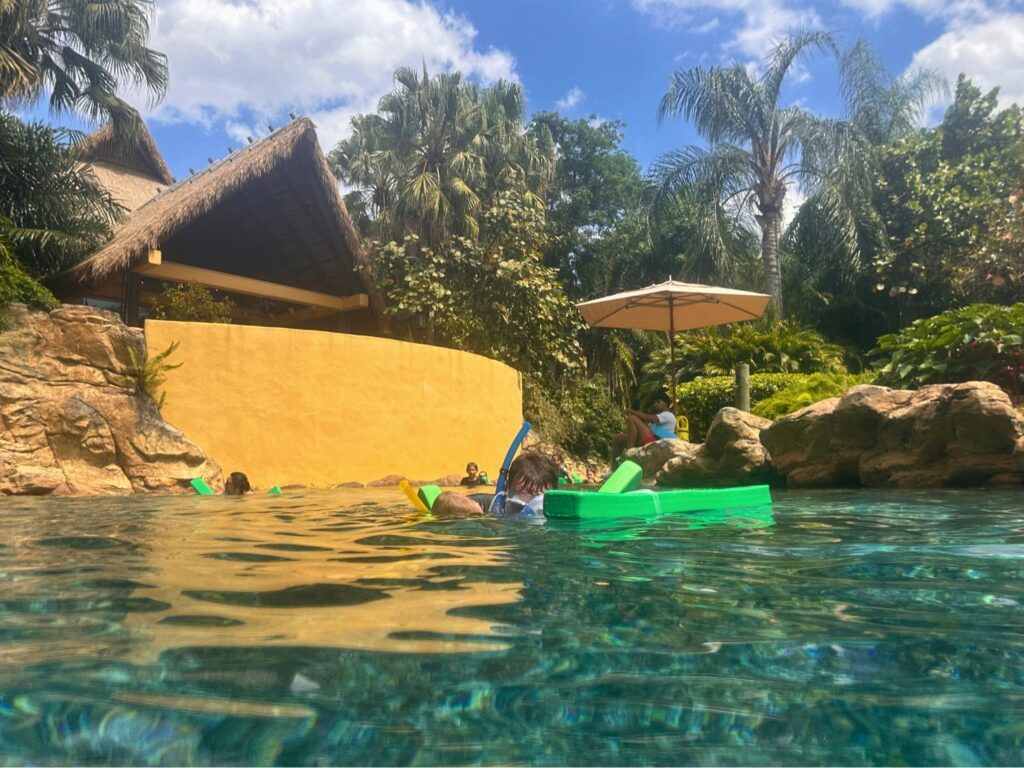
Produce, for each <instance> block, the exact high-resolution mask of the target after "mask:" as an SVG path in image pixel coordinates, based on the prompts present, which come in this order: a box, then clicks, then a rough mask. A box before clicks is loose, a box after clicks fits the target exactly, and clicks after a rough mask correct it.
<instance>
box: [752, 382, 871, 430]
mask: <svg viewBox="0 0 1024 768" xmlns="http://www.w3.org/2000/svg"><path fill="white" fill-rule="evenodd" d="M795 378H796V381H794V382H793V383H792V384H790V385H789V386H788V387H786V388H785V389H781V390H779V391H778V392H776V393H775V394H774V395H772V396H771V397H768V398H766V399H764V400H761V401H760V402H759V403H758V404H757V405H756V406H753V407H752V408H751V410H752V411H753V412H754V413H756V414H757V415H758V416H763V417H764V418H766V419H772V420H773V421H774V420H775V419H778V418H781V417H782V416H785V415H786V414H787V413H795V412H796V411H799V410H800V409H801V408H806V407H807V406H808V405H813V404H814V403H817V402H820V401H821V400H827V399H828V398H830V397H839V396H840V395H841V394H843V393H844V392H846V390H848V389H849V388H850V387H855V386H857V385H858V384H866V383H867V382H869V381H870V380H871V378H872V374H870V373H867V374H857V375H854V374H846V373H811V374H796V376H795Z"/></svg>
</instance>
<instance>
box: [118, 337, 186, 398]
mask: <svg viewBox="0 0 1024 768" xmlns="http://www.w3.org/2000/svg"><path fill="white" fill-rule="evenodd" d="M178 344H179V342H177V341H175V342H173V343H172V344H171V345H170V346H168V347H167V349H165V350H164V351H163V352H161V353H160V354H158V355H153V356H152V357H149V356H146V357H144V358H143V359H141V360H139V359H138V358H136V357H135V352H134V351H132V349H131V348H129V349H128V357H129V359H130V360H131V365H129V366H128V375H129V376H131V377H132V378H133V379H135V386H136V387H137V388H138V391H139V392H140V393H145V394H147V395H149V397H150V398H151V399H152V400H153V402H154V403H156V407H157V410H160V409H162V408H163V407H164V401H165V400H166V399H167V393H166V392H162V391H161V390H160V388H161V387H162V386H163V383H164V382H165V381H167V372H168V371H173V370H174V369H175V368H181V363H174V364H171V363H168V362H167V358H168V357H170V356H171V355H173V354H174V350H176V349H177V348H178Z"/></svg>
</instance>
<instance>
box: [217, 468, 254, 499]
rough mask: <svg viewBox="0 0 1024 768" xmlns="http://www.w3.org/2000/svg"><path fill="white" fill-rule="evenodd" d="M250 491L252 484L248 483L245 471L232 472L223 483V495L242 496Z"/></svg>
mask: <svg viewBox="0 0 1024 768" xmlns="http://www.w3.org/2000/svg"><path fill="white" fill-rule="evenodd" d="M251 491H252V486H251V485H249V478H248V477H246V475H245V472H232V473H231V474H230V475H228V479H227V482H226V483H224V495H225V496H243V495H245V494H247V493H249V492H251Z"/></svg>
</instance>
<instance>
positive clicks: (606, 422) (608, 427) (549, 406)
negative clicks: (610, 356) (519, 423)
mask: <svg viewBox="0 0 1024 768" xmlns="http://www.w3.org/2000/svg"><path fill="white" fill-rule="evenodd" d="M523 415H524V417H525V418H526V420H527V421H529V422H530V423H531V424H533V425H534V427H536V428H537V430H538V431H539V432H541V433H542V434H543V435H544V437H545V439H546V440H548V441H549V442H552V443H554V444H555V445H558V446H559V447H561V448H562V449H563V450H565V451H567V452H568V453H570V454H572V455H573V456H577V457H579V458H584V459H585V458H601V459H605V458H607V457H608V454H609V453H610V452H611V441H612V437H613V436H614V435H615V434H616V433H617V432H621V431H622V426H623V422H624V420H625V416H624V414H623V412H622V408H621V407H619V406H617V405H616V404H615V403H614V402H613V401H612V398H611V395H610V394H609V392H608V384H607V382H606V381H605V380H604V379H603V378H601V377H600V376H596V377H593V378H585V377H582V376H574V377H571V378H569V379H566V380H564V381H562V382H560V383H559V385H558V386H557V387H544V386H542V385H541V384H540V383H539V382H538V381H537V380H536V379H535V378H533V377H529V376H528V377H525V378H524V379H523Z"/></svg>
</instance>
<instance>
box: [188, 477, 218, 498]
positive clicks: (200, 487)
mask: <svg viewBox="0 0 1024 768" xmlns="http://www.w3.org/2000/svg"><path fill="white" fill-rule="evenodd" d="M191 483H192V487H193V488H195V489H196V493H198V494H199V495H200V496H213V495H214V493H213V489H212V488H210V486H208V485H207V484H206V481H205V480H203V478H201V477H193V478H192V480H191Z"/></svg>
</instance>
